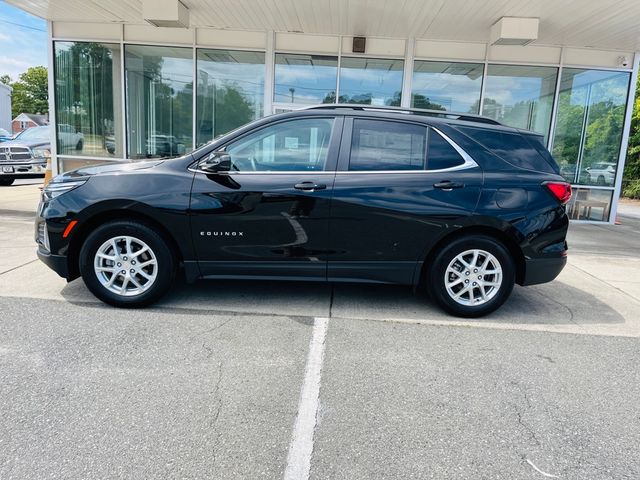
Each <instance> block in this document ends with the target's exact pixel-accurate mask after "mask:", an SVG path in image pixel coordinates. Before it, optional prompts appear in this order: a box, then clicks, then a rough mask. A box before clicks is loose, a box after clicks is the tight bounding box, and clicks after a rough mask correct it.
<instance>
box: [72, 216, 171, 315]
mask: <svg viewBox="0 0 640 480" xmlns="http://www.w3.org/2000/svg"><path fill="white" fill-rule="evenodd" d="M175 269H176V262H175V259H174V254H173V252H172V251H171V248H170V247H169V245H168V243H167V242H166V241H165V239H164V238H163V237H162V235H160V233H158V232H157V231H156V230H155V229H153V228H151V227H150V226H148V225H145V224H143V223H139V222H135V221H118V222H111V223H107V224H105V225H102V226H101V227H99V228H97V229H96V230H95V231H93V232H92V233H91V234H90V235H89V236H88V237H87V239H86V240H85V242H84V244H83V246H82V248H81V250H80V272H81V274H82V278H83V280H84V282H85V284H86V285H87V288H89V290H91V292H92V293H93V294H94V295H95V296H96V297H98V298H99V299H100V300H102V301H103V302H105V303H108V304H110V305H114V306H116V307H143V306H146V305H149V304H151V303H153V302H155V301H156V300H158V299H159V298H160V297H161V296H162V295H163V294H164V293H166V291H167V290H168V289H169V287H170V286H171V284H172V282H173V279H174V277H175Z"/></svg>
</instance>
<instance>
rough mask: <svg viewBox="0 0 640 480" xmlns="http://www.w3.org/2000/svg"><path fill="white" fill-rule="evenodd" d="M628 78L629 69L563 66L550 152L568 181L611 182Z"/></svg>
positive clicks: (592, 183)
mask: <svg viewBox="0 0 640 480" xmlns="http://www.w3.org/2000/svg"><path fill="white" fill-rule="evenodd" d="M629 78H630V74H629V73H628V72H613V71H604V70H584V69H578V68H565V69H563V71H562V78H561V79H560V95H559V97H558V113H557V117H556V128H555V135H554V140H553V155H554V157H555V158H556V160H557V161H558V163H559V164H560V169H561V174H562V175H563V176H564V177H565V178H566V179H567V180H569V181H570V182H572V183H578V184H586V185H604V186H613V185H614V184H615V176H616V168H617V164H618V156H619V154H620V142H621V140H622V127H623V123H624V110H625V104H626V101H627V92H628V88H629Z"/></svg>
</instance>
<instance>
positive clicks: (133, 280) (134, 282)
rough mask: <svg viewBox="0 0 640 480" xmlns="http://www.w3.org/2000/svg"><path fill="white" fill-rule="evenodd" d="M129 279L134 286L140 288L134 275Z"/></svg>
mask: <svg viewBox="0 0 640 480" xmlns="http://www.w3.org/2000/svg"><path fill="white" fill-rule="evenodd" d="M129 280H130V281H131V283H133V284H134V285H135V286H136V288H142V285H140V282H138V281H137V280H136V277H131V278H130V279H129Z"/></svg>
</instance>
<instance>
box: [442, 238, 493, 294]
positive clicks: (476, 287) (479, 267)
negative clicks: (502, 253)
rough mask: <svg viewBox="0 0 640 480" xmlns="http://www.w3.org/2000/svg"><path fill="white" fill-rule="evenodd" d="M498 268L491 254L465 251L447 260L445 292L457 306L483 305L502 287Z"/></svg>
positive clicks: (482, 251) (476, 250) (480, 251)
mask: <svg viewBox="0 0 640 480" xmlns="http://www.w3.org/2000/svg"><path fill="white" fill-rule="evenodd" d="M502 278H503V275H502V267H501V265H500V262H499V261H498V259H497V258H496V257H495V256H494V255H492V254H491V253H489V252H487V251H485V250H480V249H473V250H466V251H464V252H462V253H460V254H458V255H456V257H455V258H454V259H453V260H451V262H450V263H449V265H448V266H447V269H446V270H445V274H444V282H445V287H446V290H447V293H448V294H449V296H450V297H451V298H452V299H453V300H454V301H455V302H456V303H458V304H460V305H465V306H477V305H483V304H485V303H487V302H488V301H490V300H491V299H492V298H493V297H495V296H496V294H497V293H498V290H499V289H500V286H501V285H502Z"/></svg>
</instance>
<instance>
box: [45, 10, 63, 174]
mask: <svg viewBox="0 0 640 480" xmlns="http://www.w3.org/2000/svg"><path fill="white" fill-rule="evenodd" d="M47 57H48V62H49V68H48V69H47V81H48V83H49V85H48V94H49V130H50V133H49V136H50V137H51V173H52V174H53V176H54V177H55V176H56V175H58V173H60V169H59V168H58V138H57V135H56V102H55V93H56V85H55V79H54V77H53V69H54V63H55V54H54V51H53V22H52V21H51V20H47Z"/></svg>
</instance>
